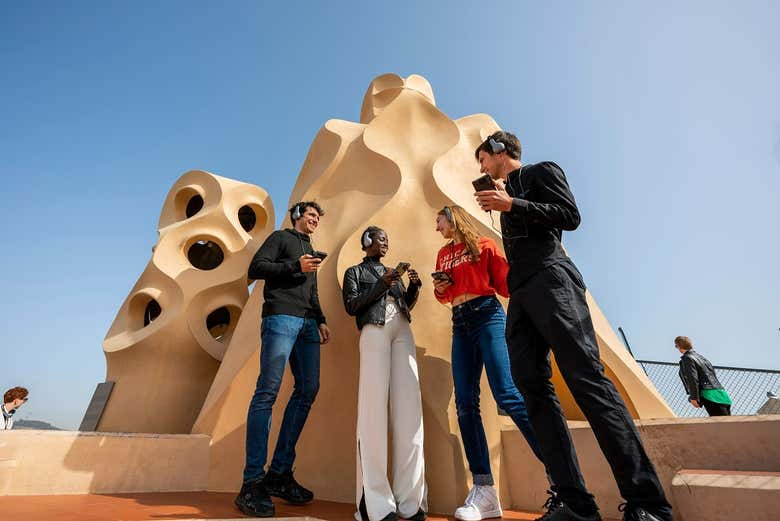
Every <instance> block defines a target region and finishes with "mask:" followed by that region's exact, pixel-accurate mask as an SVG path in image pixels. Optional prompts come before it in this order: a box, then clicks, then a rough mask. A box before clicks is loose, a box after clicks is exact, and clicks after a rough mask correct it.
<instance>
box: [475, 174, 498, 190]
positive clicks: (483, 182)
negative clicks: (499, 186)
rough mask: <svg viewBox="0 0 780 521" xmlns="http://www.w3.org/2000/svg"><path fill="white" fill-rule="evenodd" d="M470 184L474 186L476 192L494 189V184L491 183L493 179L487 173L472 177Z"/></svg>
mask: <svg viewBox="0 0 780 521" xmlns="http://www.w3.org/2000/svg"><path fill="white" fill-rule="evenodd" d="M471 184H472V185H473V186H474V190H476V191H477V192H484V191H485V190H495V189H496V185H495V183H493V179H491V178H490V176H489V175H488V174H485V175H482V176H480V177H478V178H476V179H474V180H473V181H472V182H471Z"/></svg>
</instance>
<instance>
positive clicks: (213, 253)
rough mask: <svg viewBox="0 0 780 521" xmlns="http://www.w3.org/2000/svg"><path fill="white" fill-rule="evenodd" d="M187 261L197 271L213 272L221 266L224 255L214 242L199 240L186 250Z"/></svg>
mask: <svg viewBox="0 0 780 521" xmlns="http://www.w3.org/2000/svg"><path fill="white" fill-rule="evenodd" d="M187 259H188V260H189V261H190V264H192V265H193V266H194V267H196V268H198V269H199V270H213V269H214V268H216V267H217V266H219V265H220V264H222V261H223V260H225V254H224V253H223V252H222V248H220V246H219V244H217V243H216V242H214V241H210V240H208V239H201V240H198V241H196V242H194V243H193V244H192V245H191V246H190V247H189V248H188V249H187Z"/></svg>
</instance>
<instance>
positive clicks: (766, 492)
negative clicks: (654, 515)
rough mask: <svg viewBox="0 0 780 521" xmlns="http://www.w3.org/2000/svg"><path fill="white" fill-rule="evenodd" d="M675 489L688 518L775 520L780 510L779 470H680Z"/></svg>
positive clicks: (679, 506)
mask: <svg viewBox="0 0 780 521" xmlns="http://www.w3.org/2000/svg"><path fill="white" fill-rule="evenodd" d="M672 493H673V495H674V500H675V505H676V506H677V511H678V513H679V516H680V517H681V518H682V519H683V520H686V521H687V520H697V519H706V520H707V521H732V520H734V519H750V520H751V521H773V520H776V519H777V518H778V513H780V472H736V471H731V472H729V471H722V472H717V471H712V470H681V471H680V472H678V473H677V475H676V476H675V477H674V479H673V480H672Z"/></svg>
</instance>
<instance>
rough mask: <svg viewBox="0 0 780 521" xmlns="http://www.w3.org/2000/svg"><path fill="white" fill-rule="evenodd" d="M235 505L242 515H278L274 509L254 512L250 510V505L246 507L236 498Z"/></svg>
mask: <svg viewBox="0 0 780 521" xmlns="http://www.w3.org/2000/svg"><path fill="white" fill-rule="evenodd" d="M233 503H234V504H235V505H236V507H237V508H238V509H239V510H240V511H241V513H242V514H245V515H247V516H250V517H274V515H275V514H276V509H275V508H272V509H271V510H267V511H265V512H258V511H256V510H252V509H251V508H249V505H246V504H244V503H242V502H241V501H239V500H238V498H236V499H235V500H234V501H233Z"/></svg>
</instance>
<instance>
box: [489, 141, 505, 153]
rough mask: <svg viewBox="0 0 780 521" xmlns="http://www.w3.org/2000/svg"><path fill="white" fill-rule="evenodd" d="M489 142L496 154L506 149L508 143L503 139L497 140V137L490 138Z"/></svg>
mask: <svg viewBox="0 0 780 521" xmlns="http://www.w3.org/2000/svg"><path fill="white" fill-rule="evenodd" d="M488 143H490V149H491V150H493V153H494V154H498V153H499V152H503V151H504V150H506V145H505V144H503V143H502V142H501V141H496V140H495V139H493V138H490V139H488Z"/></svg>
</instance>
